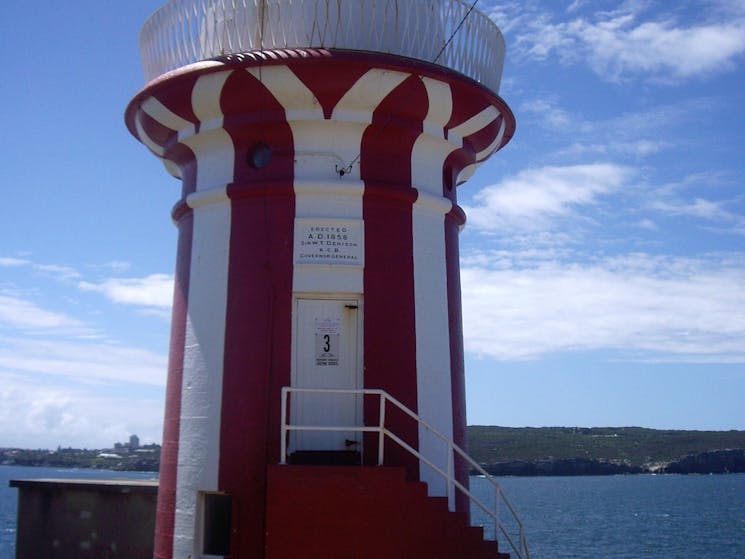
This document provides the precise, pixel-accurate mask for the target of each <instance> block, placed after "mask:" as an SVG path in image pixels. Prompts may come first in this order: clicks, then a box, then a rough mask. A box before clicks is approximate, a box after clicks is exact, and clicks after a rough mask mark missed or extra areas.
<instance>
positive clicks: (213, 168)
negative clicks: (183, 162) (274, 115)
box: [182, 72, 235, 191]
mask: <svg viewBox="0 0 745 559" xmlns="http://www.w3.org/2000/svg"><path fill="white" fill-rule="evenodd" d="M229 75H230V72H218V73H215V74H206V75H204V76H201V77H200V78H199V79H198V80H197V81H196V83H195V84H194V89H193V90H192V96H191V102H192V110H193V111H194V114H195V115H196V116H197V117H198V118H199V119H200V121H204V122H206V123H209V124H210V125H208V126H205V127H200V131H199V134H197V135H196V136H191V137H189V138H184V139H183V140H182V143H183V144H184V145H186V146H188V147H189V148H190V149H191V150H192V151H193V152H194V156H195V157H196V160H197V184H196V189H197V190H198V191H201V190H210V189H213V188H220V187H224V186H225V185H226V184H229V183H231V182H233V166H234V163H235V147H234V145H233V140H232V138H231V137H230V134H228V133H227V131H225V129H224V128H222V123H223V114H222V111H221V109H220V95H221V94H222V88H223V86H224V85H225V80H227V79H228V76H229Z"/></svg>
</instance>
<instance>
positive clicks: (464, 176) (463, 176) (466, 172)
mask: <svg viewBox="0 0 745 559" xmlns="http://www.w3.org/2000/svg"><path fill="white" fill-rule="evenodd" d="M479 167H481V163H472V164H471V165H466V166H465V167H463V169H461V172H460V173H458V177H457V178H456V179H455V184H456V186H457V185H459V184H463V183H464V182H466V181H467V180H468V179H470V178H471V177H472V176H473V174H474V173H475V172H476V169H478V168H479Z"/></svg>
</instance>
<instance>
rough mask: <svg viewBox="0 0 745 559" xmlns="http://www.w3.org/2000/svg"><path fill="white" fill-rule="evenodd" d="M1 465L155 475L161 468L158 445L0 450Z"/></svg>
mask: <svg viewBox="0 0 745 559" xmlns="http://www.w3.org/2000/svg"><path fill="white" fill-rule="evenodd" d="M0 465H7V466H37V467H45V468H94V469H104V470H119V471H139V472H157V471H158V468H159V465H160V446H159V445H155V444H153V445H145V446H142V447H139V448H137V449H136V450H129V449H127V448H126V447H121V446H120V447H119V448H116V449H108V450H88V449H79V448H58V449H57V450H25V449H19V448H0Z"/></svg>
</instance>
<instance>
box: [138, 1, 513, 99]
mask: <svg viewBox="0 0 745 559" xmlns="http://www.w3.org/2000/svg"><path fill="white" fill-rule="evenodd" d="M297 48H314V49H318V48H320V49H347V50H359V51H372V52H381V53H388V54H395V55H399V56H405V57H409V58H415V59H417V60H423V61H425V62H433V63H435V64H439V65H440V66H445V67H447V68H450V69H452V70H455V71H456V72H460V73H462V74H464V75H466V76H468V77H469V78H472V79H474V80H476V81H478V82H480V83H482V84H483V85H485V86H486V87H488V88H489V89H491V90H492V91H494V92H495V93H498V92H499V83H500V80H501V77H502V65H503V62H504V54H505V46H504V38H503V37H502V33H501V31H500V30H499V28H498V27H497V26H496V25H495V24H494V22H493V21H491V19H489V17H488V16H486V15H485V14H483V13H482V12H480V11H478V10H476V9H472V2H467V1H463V0H171V1H170V2H168V3H167V4H165V5H164V6H163V7H162V8H160V9H159V10H158V11H156V12H155V13H154V14H153V15H152V16H150V18H149V19H148V20H147V22H145V25H144V26H143V28H142V31H141V32H140V55H141V57H142V66H143V70H144V73H145V80H146V81H148V82H149V81H151V80H153V79H155V78H157V77H158V76H160V75H162V74H165V73H167V72H169V71H172V70H175V69H177V68H180V67H182V66H186V65H188V64H192V63H194V62H199V61H201V60H208V59H211V58H216V57H221V56H226V55H231V54H240V53H244V52H250V51H258V50H272V49H297Z"/></svg>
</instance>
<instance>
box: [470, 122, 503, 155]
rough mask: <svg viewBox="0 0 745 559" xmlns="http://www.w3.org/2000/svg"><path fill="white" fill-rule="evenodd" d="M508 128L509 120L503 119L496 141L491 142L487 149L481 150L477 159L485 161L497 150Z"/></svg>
mask: <svg viewBox="0 0 745 559" xmlns="http://www.w3.org/2000/svg"><path fill="white" fill-rule="evenodd" d="M506 129H507V122H505V120H504V119H503V120H502V124H501V126H500V127H499V133H498V134H497V137H496V138H494V141H493V142H492V143H491V144H489V147H487V148H486V149H482V150H481V151H480V152H478V153H477V154H476V161H483V160H484V159H486V158H487V157H489V156H490V155H491V154H492V152H494V150H496V149H497V148H498V147H499V144H501V143H502V138H504V131H505V130H506Z"/></svg>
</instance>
